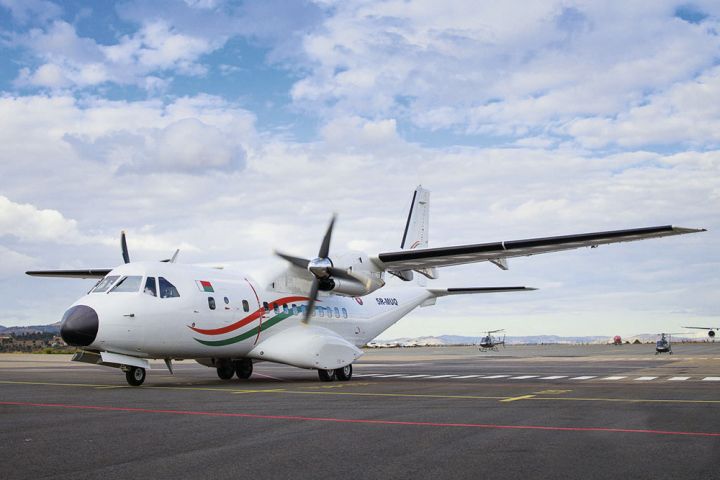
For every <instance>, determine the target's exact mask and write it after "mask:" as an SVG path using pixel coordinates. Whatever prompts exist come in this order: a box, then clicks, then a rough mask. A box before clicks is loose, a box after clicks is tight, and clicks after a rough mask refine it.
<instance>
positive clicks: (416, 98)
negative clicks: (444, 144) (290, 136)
mask: <svg viewBox="0 0 720 480" xmlns="http://www.w3.org/2000/svg"><path fill="white" fill-rule="evenodd" d="M332 7H333V10H332V14H331V15H330V16H329V18H328V19H327V20H326V22H325V23H324V25H323V28H322V29H316V30H314V31H312V32H309V33H308V34H307V35H306V36H305V40H304V44H303V47H304V54H305V56H306V59H307V61H308V65H309V68H310V72H309V74H308V75H307V76H305V77H304V78H303V79H301V80H299V81H298V82H297V83H296V84H295V85H294V87H293V90H292V95H293V98H294V100H295V101H296V102H297V103H298V104H299V105H303V106H305V107H306V108H307V109H308V110H311V111H317V110H318V106H322V107H323V108H322V111H323V112H324V114H338V115H342V116H346V115H347V114H348V112H352V113H353V114H355V115H358V114H360V115H363V116H366V117H371V118H377V117H383V116H394V115H396V114H397V113H402V114H403V116H402V118H403V120H405V121H410V122H412V123H413V124H414V125H416V126H419V127H421V128H425V129H430V130H443V129H446V130H447V129H449V130H453V131H455V132H459V133H464V134H469V135H477V134H481V135H487V134H490V135H497V136H507V135H509V136H515V137H524V136H527V135H529V134H532V135H537V134H542V133H545V134H548V133H549V134H552V135H557V136H562V135H566V134H567V133H572V131H571V129H569V128H566V127H565V124H566V123H567V122H572V121H575V120H576V119H578V118H585V117H594V116H600V117H601V118H603V117H605V118H613V117H615V116H616V115H621V114H623V113H625V112H626V111H627V110H628V109H630V108H633V107H635V106H640V105H643V104H644V103H646V102H647V101H648V99H652V97H653V95H656V94H659V93H661V92H669V91H670V90H672V89H675V88H682V87H681V86H680V87H676V85H677V84H683V83H686V82H690V83H692V82H694V80H693V79H694V78H695V77H696V76H697V74H698V73H700V72H703V71H706V70H707V69H710V68H713V67H714V64H715V59H716V52H717V49H718V47H719V46H720V36H718V35H717V34H716V33H715V32H716V31H717V27H718V13H719V11H718V9H717V5H715V6H713V5H712V4H707V5H704V6H703V8H704V9H705V10H704V11H705V12H706V13H704V16H697V15H696V16H695V17H693V18H696V21H692V22H688V21H685V20H684V19H683V18H681V16H680V17H678V16H677V15H676V14H675V9H674V7H673V2H650V3H645V4H642V7H640V6H639V5H637V6H636V7H633V8H629V7H627V5H626V4H625V3H620V2H610V3H609V4H608V2H605V3H604V4H603V5H602V6H600V5H595V4H594V3H592V2H583V1H576V2H570V3H568V2H544V3H535V4H533V5H531V6H530V5H527V3H526V2H521V4H518V3H514V2H510V3H508V2H505V3H503V4H502V5H495V4H478V3H477V2H466V1H461V0H458V1H453V2H445V3H443V4H442V5H440V4H437V3H435V2H422V1H419V2H413V3H412V8H408V4H407V3H406V2H400V1H390V2H382V3H375V2H362V3H348V2H337V3H333V4H332ZM463 12H473V13H472V15H467V14H465V15H463ZM668 65H672V68H668ZM673 113H677V114H679V115H682V114H683V108H682V107H681V108H679V109H678V110H676V111H675V112H673ZM673 116H675V115H673ZM711 118H713V119H715V118H717V115H715V114H712V115H711ZM587 144H588V145H589V142H587Z"/></svg>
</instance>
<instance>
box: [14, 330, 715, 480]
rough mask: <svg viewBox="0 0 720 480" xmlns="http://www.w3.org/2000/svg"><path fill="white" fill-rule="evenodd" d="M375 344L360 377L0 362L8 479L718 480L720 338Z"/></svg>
mask: <svg viewBox="0 0 720 480" xmlns="http://www.w3.org/2000/svg"><path fill="white" fill-rule="evenodd" d="M673 349H674V352H675V353H674V355H672V356H669V355H664V356H655V355H654V354H653V347H652V346H651V345H639V346H630V345H624V346H621V347H612V346H536V347H508V348H507V349H505V350H503V349H500V351H498V352H487V353H480V352H478V351H477V350H476V349H474V348H471V347H444V348H405V349H391V350H384V349H383V350H369V351H367V353H366V355H365V356H363V357H362V358H361V359H360V361H359V362H358V363H357V364H355V368H354V378H353V379H352V380H351V381H349V382H332V383H321V382H319V381H318V380H317V374H316V373H315V372H313V371H306V370H300V369H296V368H292V367H286V366H282V365H275V364H267V363H258V364H256V365H255V372H254V374H253V377H252V378H251V379H250V380H247V381H240V380H237V379H235V380H231V381H222V380H220V379H218V378H217V376H216V375H215V372H214V371H213V370H211V369H208V368H206V367H203V366H201V365H198V364H196V363H194V362H179V363H178V364H177V365H176V368H175V375H174V376H171V375H170V374H169V372H167V370H165V369H164V366H163V364H162V363H154V364H153V370H151V371H149V372H148V379H147V381H146V383H145V385H143V386H142V387H140V388H133V387H129V386H127V384H126V383H125V379H124V375H122V374H121V372H119V371H118V370H114V369H109V368H104V367H94V366H90V365H86V364H76V363H71V362H69V357H67V356H63V355H54V356H46V355H0V392H2V394H1V395H0V419H1V425H0V427H1V428H0V455H1V456H2V459H3V467H2V468H3V477H4V478H12V479H15V478H74V479H77V478H99V477H102V478H131V477H132V478H134V477H140V476H143V477H148V478H238V477H244V476H255V477H260V478H292V479H297V478H339V477H342V478H361V477H362V478H389V477H400V478H434V479H437V478H478V477H484V478H573V479H575V478H673V477H674V478H707V479H710V478H720V464H719V460H720V344H717V345H714V344H685V345H673Z"/></svg>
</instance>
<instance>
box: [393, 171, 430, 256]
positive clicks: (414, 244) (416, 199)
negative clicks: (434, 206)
mask: <svg viewBox="0 0 720 480" xmlns="http://www.w3.org/2000/svg"><path fill="white" fill-rule="evenodd" d="M429 219H430V190H425V189H424V188H422V185H418V187H417V188H416V189H415V192H413V199H412V203H411V204H410V212H408V217H407V223H406V224H405V232H404V233H403V238H402V242H400V248H402V249H403V250H413V249H415V248H427V246H428V234H429V229H430V225H429Z"/></svg>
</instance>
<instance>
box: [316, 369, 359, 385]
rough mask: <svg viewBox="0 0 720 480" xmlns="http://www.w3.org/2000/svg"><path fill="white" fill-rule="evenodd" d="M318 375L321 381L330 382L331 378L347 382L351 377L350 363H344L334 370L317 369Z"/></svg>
mask: <svg viewBox="0 0 720 480" xmlns="http://www.w3.org/2000/svg"><path fill="white" fill-rule="evenodd" d="M318 377H320V381H322V382H332V381H333V380H339V381H341V382H347V381H348V380H350V379H351V378H352V365H346V366H344V367H342V368H336V369H335V370H332V369H331V370H318Z"/></svg>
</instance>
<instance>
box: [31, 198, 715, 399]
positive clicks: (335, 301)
mask: <svg viewBox="0 0 720 480" xmlns="http://www.w3.org/2000/svg"><path fill="white" fill-rule="evenodd" d="M429 200H430V192H429V191H428V190H425V189H423V188H422V187H418V188H417V189H416V190H415V193H414V194H413V200H412V203H411V206H410V213H409V214H408V218H407V223H406V225H405V232H404V234H403V238H402V242H401V244H400V250H397V251H391V252H382V253H377V254H375V255H367V254H365V253H362V252H348V253H345V254H343V255H334V256H333V257H332V259H331V257H330V239H331V235H332V231H333V225H334V223H335V218H334V217H333V218H332V220H331V221H330V225H329V227H328V229H327V232H326V233H325V237H324V238H323V240H322V244H321V246H320V249H319V252H318V255H317V257H316V258H314V259H312V260H310V259H305V258H300V257H294V256H290V255H287V254H284V253H278V252H276V253H277V255H279V256H280V257H282V258H284V259H285V260H287V261H288V262H289V263H290V265H289V266H288V268H287V269H286V270H285V271H284V273H283V274H282V275H280V276H278V277H277V278H275V279H274V280H273V281H272V282H271V283H270V284H269V285H259V284H258V283H257V282H256V281H254V280H253V279H252V278H251V277H250V276H249V275H246V274H245V273H240V272H230V271H225V270H222V269H217V268H208V267H202V266H196V265H183V264H179V263H176V262H175V260H176V258H177V253H178V252H177V251H176V252H175V255H173V257H172V258H171V259H169V260H164V261H161V262H157V261H156V262H132V263H131V262H130V255H129V254H128V248H127V242H126V239H125V233H124V232H123V233H122V236H121V248H122V255H123V260H124V262H125V263H124V264H123V265H120V266H118V267H115V268H112V269H110V268H107V269H88V270H54V271H31V272H27V274H28V275H34V276H44V277H70V278H97V279H100V280H99V281H98V283H97V284H96V285H95V286H94V287H93V288H92V289H91V290H90V292H89V293H88V294H87V295H85V296H83V297H81V298H80V299H78V300H77V301H76V302H75V303H73V304H72V305H71V306H70V308H68V310H67V311H66V312H65V314H64V315H63V318H62V324H61V330H60V333H61V335H62V338H63V339H64V340H65V342H67V343H68V344H69V345H72V346H77V347H81V348H82V350H81V351H80V352H78V353H76V354H75V356H74V357H73V360H75V361H80V362H87V363H92V364H97V365H105V366H110V367H115V368H120V369H122V370H123V371H124V372H125V375H126V379H127V382H128V383H129V384H130V385H134V386H138V385H141V384H142V383H143V382H144V381H145V372H146V370H148V369H149V368H150V363H149V360H148V359H164V360H165V364H166V365H167V368H168V370H169V371H170V372H171V373H172V371H173V370H172V360H177V359H195V360H196V361H197V362H199V363H201V364H203V365H206V366H208V367H214V368H216V369H217V374H218V376H219V377H220V378H221V379H230V378H232V377H233V375H237V377H239V378H248V377H250V375H251V374H252V370H253V362H257V361H263V360H264V361H269V362H278V363H283V364H288V365H293V366H296V367H300V368H306V369H316V370H317V371H318V374H319V377H320V379H321V380H323V381H332V380H334V379H337V380H349V379H350V378H351V376H352V363H353V362H354V361H355V360H356V359H357V358H358V357H360V355H362V354H363V352H362V350H360V348H358V347H361V346H362V345H365V344H366V343H367V342H368V341H370V340H372V339H373V338H375V337H377V336H378V335H379V334H380V333H382V332H383V331H385V330H386V329H387V328H389V327H390V326H391V325H393V324H394V323H395V322H397V321H398V320H400V319H401V318H402V317H404V316H405V315H407V314H408V313H410V312H411V311H412V310H414V309H415V308H416V307H419V306H422V307H425V306H430V305H434V304H435V301H436V299H437V298H438V297H443V296H446V295H463V294H475V293H494V292H516V291H527V290H534V289H532V288H526V287H460V288H439V287H429V286H426V283H427V282H426V281H425V280H426V278H429V279H434V278H436V277H437V271H436V268H437V267H446V266H450V265H461V264H466V263H474V262H483V261H488V262H492V263H493V264H495V265H497V266H498V267H500V268H502V269H504V270H505V269H507V268H508V264H507V259H508V258H510V257H520V256H529V255H536V254H540V253H548V252H556V251H559V250H569V249H573V248H580V247H596V246H598V245H603V244H609V243H616V242H628V241H634V240H642V239H646V238H655V237H664V236H669V235H680V234H685V233H693V232H700V231H703V230H702V229H689V228H679V227H673V226H660V227H649V228H636V229H630V230H616V231H609V232H597V233H584V234H578V235H567V236H560V237H548V238H533V239H528V240H514V241H506V242H495V243H481V244H475V245H460V246H451V247H440V248H428V226H429V223H428V218H429V205H430V204H429ZM415 273H418V274H420V275H421V276H418V277H417V280H415V281H414V280H413V277H414V274H415ZM386 274H391V275H393V276H395V277H398V278H400V279H401V280H403V281H402V282H401V281H399V280H398V281H396V282H394V283H396V285H395V286H391V285H387V286H386V283H385V279H386V277H387V275H386ZM371 294H372V295H371Z"/></svg>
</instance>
